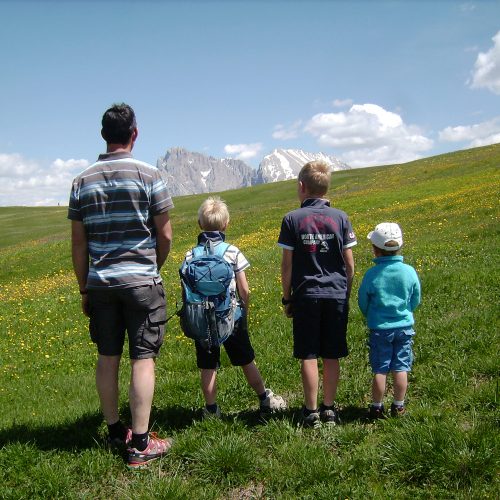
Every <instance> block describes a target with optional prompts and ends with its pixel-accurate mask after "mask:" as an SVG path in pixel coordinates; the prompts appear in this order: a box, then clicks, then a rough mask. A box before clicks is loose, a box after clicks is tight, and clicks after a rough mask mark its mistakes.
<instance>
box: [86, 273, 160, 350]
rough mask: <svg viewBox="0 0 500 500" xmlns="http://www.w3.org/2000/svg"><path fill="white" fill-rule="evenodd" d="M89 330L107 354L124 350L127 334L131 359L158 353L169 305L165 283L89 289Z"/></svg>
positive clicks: (98, 348)
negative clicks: (164, 288) (126, 335)
mask: <svg viewBox="0 0 500 500" xmlns="http://www.w3.org/2000/svg"><path fill="white" fill-rule="evenodd" d="M89 311H90V324H89V331H90V337H91V339H92V341H93V342H94V343H95V344H97V351H98V352H99V354H102V355H104V356H118V355H121V354H122V352H123V344H124V341H125V330H126V331H127V333H128V343H129V354H130V359H147V358H154V357H156V356H157V354H158V351H159V350H160V347H161V345H162V343H163V337H164V335H165V323H166V320H167V306H166V301H165V292H164V290H163V285H162V283H153V284H151V285H143V286H138V287H133V288H116V289H104V290H89Z"/></svg>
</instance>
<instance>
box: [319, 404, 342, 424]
mask: <svg viewBox="0 0 500 500" xmlns="http://www.w3.org/2000/svg"><path fill="white" fill-rule="evenodd" d="M319 416H320V419H321V421H322V422H323V423H324V424H326V425H337V423H338V421H339V416H338V413H337V411H335V409H334V408H324V409H321V410H320V412H319Z"/></svg>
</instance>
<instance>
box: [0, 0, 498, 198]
mask: <svg viewBox="0 0 500 500" xmlns="http://www.w3.org/2000/svg"><path fill="white" fill-rule="evenodd" d="M0 19H1V21H0V22H1V24H2V28H1V30H0V68H1V79H0V82H1V84H0V90H1V92H0V109H1V112H0V130H1V131H2V133H1V134H0V205H2V206H5V205H14V204H16V205H19V204H22V205H54V204H57V203H61V204H66V203H67V198H68V193H69V185H70V182H71V179H72V178H73V177H74V175H76V174H77V173H78V172H79V171H80V170H82V169H83V168H84V167H85V166H87V165H88V164H90V163H92V162H93V161H94V160H95V159H96V157H97V155H98V153H100V152H102V151H103V150H104V143H103V141H102V139H101V138H100V119H101V116H102V113H103V112H104V110H105V109H106V108H107V107H109V105H111V104H112V103H113V102H121V101H124V102H127V103H129V104H131V105H132V106H133V107H134V109H135V111H136V114H137V118H138V124H139V138H138V141H137V143H136V148H135V149H134V154H135V156H136V157H138V158H140V159H141V160H144V161H147V162H150V163H153V164H155V163H156V160H157V158H158V157H159V156H161V155H163V154H165V152H166V150H167V149H168V148H170V147H174V146H181V147H185V148H187V149H189V150H192V151H198V152H201V153H205V154H210V155H212V156H216V157H228V156H231V157H235V158H241V159H243V160H245V161H247V162H248V163H249V164H251V165H252V166H254V167H256V166H258V164H259V162H260V160H261V159H262V157H263V156H264V155H266V154H268V153H269V152H271V151H272V150H273V149H274V148H299V149H303V150H305V151H310V152H319V151H323V152H325V153H328V154H332V155H334V156H337V157H339V158H340V159H342V160H344V161H346V162H347V163H349V164H351V165H352V166H370V165H378V164H390V163H397V162H406V161H410V160H413V159H416V158H421V157H426V156H432V155H434V154H439V153H443V152H448V151H454V150H457V149H462V148H466V147H473V146H479V145H483V144H489V143H496V142H500V2H499V1H471V2H461V1H451V0H449V1H439V0H437V1H430V0H429V1H426V0H420V1H399V2H396V1H390V2H389V1H357V0H353V1H350V2H347V1H346V2H340V1H339V2H336V1H319V2H316V1H272V0H269V1H243V0H240V1H238V0H236V1H219V2H215V1H210V0H207V1H201V0H199V1H183V2H176V1H164V2H160V1H150V2H148V1H119V0H115V1H87V2H77V1H69V0H68V1H64V0H60V1H51V2H49V1H44V0H39V1H36V2H28V1H23V0H18V1H8V0H7V1H6V0H3V1H0Z"/></svg>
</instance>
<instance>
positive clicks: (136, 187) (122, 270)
mask: <svg viewBox="0 0 500 500" xmlns="http://www.w3.org/2000/svg"><path fill="white" fill-rule="evenodd" d="M173 206H174V205H173V203H172V199H171V198H170V195H169V194H168V190H167V183H166V181H165V179H164V177H163V171H161V170H159V169H158V168H156V167H154V166H152V165H149V164H147V163H144V162H141V161H138V160H136V159H134V158H133V156H132V155H131V154H130V153H126V152H119V153H105V154H102V155H100V156H99V159H98V160H97V162H96V163H94V164H93V165H91V166H90V167H88V168H87V169H85V170H84V171H83V172H82V173H81V174H80V175H78V176H77V177H76V178H75V179H74V180H73V186H72V189H71V195H70V199H69V209H68V219H71V220H77V221H82V222H83V225H84V227H85V231H86V233H87V241H88V248H89V254H90V267H89V275H88V280H87V288H94V289H95V288H101V287H118V288H126V287H131V286H138V285H142V284H150V283H152V282H153V280H155V279H156V280H160V274H159V272H158V267H157V264H156V230H155V225H154V220H153V217H154V216H155V215H158V214H161V213H163V212H166V211H168V210H170V209H171V208H173Z"/></svg>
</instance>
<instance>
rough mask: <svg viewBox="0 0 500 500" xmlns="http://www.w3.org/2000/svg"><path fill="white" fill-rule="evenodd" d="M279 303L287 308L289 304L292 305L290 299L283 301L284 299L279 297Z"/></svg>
mask: <svg viewBox="0 0 500 500" xmlns="http://www.w3.org/2000/svg"><path fill="white" fill-rule="evenodd" d="M281 303H282V304H283V305H284V306H287V305H288V304H291V303H292V299H285V297H281Z"/></svg>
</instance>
